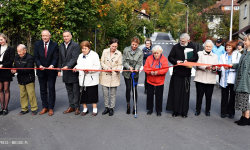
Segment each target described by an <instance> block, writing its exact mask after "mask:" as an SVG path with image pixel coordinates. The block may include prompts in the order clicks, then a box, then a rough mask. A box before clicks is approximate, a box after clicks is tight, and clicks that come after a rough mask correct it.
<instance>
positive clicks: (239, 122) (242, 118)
mask: <svg viewBox="0 0 250 150" xmlns="http://www.w3.org/2000/svg"><path fill="white" fill-rule="evenodd" d="M242 119H243V116H241V117H240V120H238V121H235V122H234V123H237V124H238V123H240V122H241V121H242Z"/></svg>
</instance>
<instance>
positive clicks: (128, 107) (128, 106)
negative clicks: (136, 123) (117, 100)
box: [126, 104, 130, 114]
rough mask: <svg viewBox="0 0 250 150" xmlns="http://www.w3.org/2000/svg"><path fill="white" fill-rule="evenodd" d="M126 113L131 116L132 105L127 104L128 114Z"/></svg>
mask: <svg viewBox="0 0 250 150" xmlns="http://www.w3.org/2000/svg"><path fill="white" fill-rule="evenodd" d="M126 113H127V114H130V105H129V104H127V112H126Z"/></svg>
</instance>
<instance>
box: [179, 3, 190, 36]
mask: <svg viewBox="0 0 250 150" xmlns="http://www.w3.org/2000/svg"><path fill="white" fill-rule="evenodd" d="M177 3H179V4H182V5H186V6H187V11H186V17H187V18H186V32H187V33H188V10H189V8H188V4H186V3H181V2H177Z"/></svg>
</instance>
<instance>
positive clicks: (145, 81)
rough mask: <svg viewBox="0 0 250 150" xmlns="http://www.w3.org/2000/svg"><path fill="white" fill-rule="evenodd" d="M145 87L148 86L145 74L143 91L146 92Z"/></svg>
mask: <svg viewBox="0 0 250 150" xmlns="http://www.w3.org/2000/svg"><path fill="white" fill-rule="evenodd" d="M147 86H148V82H147V74H146V73H145V80H144V90H145V91H147Z"/></svg>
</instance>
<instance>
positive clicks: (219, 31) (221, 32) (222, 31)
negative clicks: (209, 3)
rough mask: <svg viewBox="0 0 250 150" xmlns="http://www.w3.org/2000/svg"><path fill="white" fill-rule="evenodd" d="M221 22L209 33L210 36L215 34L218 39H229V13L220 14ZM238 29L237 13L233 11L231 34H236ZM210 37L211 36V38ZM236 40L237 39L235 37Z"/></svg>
mask: <svg viewBox="0 0 250 150" xmlns="http://www.w3.org/2000/svg"><path fill="white" fill-rule="evenodd" d="M220 19H221V20H222V21H220V24H218V25H217V26H216V27H215V30H213V31H212V32H211V34H212V35H213V34H216V35H218V36H219V37H220V38H223V39H229V32H230V30H229V29H230V19H231V14H230V13H226V12H225V13H223V14H221V18H220ZM238 29H239V11H234V12H233V28H232V33H235V32H237V31H238ZM212 35H211V36H212ZM235 38H237V37H235Z"/></svg>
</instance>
